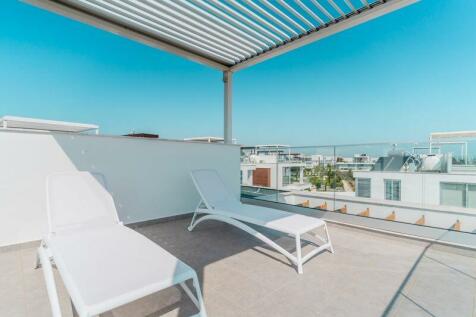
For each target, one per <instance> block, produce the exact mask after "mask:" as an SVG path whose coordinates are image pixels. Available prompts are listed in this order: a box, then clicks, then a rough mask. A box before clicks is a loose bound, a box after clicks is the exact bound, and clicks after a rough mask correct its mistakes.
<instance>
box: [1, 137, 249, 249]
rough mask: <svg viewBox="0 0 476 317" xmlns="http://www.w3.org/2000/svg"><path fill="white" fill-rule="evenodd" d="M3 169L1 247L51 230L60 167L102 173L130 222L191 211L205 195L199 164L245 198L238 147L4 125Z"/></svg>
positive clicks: (61, 168)
mask: <svg viewBox="0 0 476 317" xmlns="http://www.w3.org/2000/svg"><path fill="white" fill-rule="evenodd" d="M0 168H1V174H0V175H1V176H0V178H1V182H0V219H1V220H0V246H5V245H12V244H17V243H23V242H28V241H34V240H39V239H41V238H42V236H43V235H44V234H45V232H46V230H47V218H46V208H45V206H46V201H45V196H46V195H45V192H46V188H45V180H46V176H47V175H48V174H51V173H55V172H64V171H75V170H81V171H93V172H97V173H101V174H103V175H104V176H105V178H106V180H107V187H108V190H109V191H110V192H111V193H112V195H113V197H114V200H115V202H116V207H117V210H118V212H119V217H120V219H121V220H122V221H123V222H124V223H126V224H130V223H135V222H141V221H148V220H155V219H160V218H165V217H170V216H177V215H181V214H184V213H189V212H192V211H193V210H194V208H195V207H196V205H197V203H198V200H199V196H198V194H197V192H196V191H195V189H194V186H193V184H192V182H191V179H190V176H189V172H190V171H191V170H193V169H202V168H213V169H216V170H218V171H219V173H220V174H221V175H222V176H223V179H224V181H225V182H226V184H227V185H228V187H229V188H230V190H232V191H233V193H234V194H235V195H236V196H237V197H239V195H240V147H239V146H237V145H224V144H213V143H198V142H183V141H170V140H157V139H142V138H132V137H115V136H96V135H83V134H69V133H49V132H48V133H46V132H44V133H43V132H25V131H7V130H4V131H0Z"/></svg>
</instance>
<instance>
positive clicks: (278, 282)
mask: <svg viewBox="0 0 476 317" xmlns="http://www.w3.org/2000/svg"><path fill="white" fill-rule="evenodd" d="M189 221H190V219H180V220H174V221H168V222H163V223H158V224H151V225H145V226H141V227H137V228H135V229H136V230H137V231H139V232H140V233H142V234H144V235H146V236H147V237H148V238H150V239H151V240H153V241H155V242H156V243H158V244H160V245H161V246H162V247H163V248H165V249H167V250H168V251H169V252H171V253H173V254H174V255H176V256H177V257H178V258H180V259H181V260H183V261H184V262H186V263H188V264H189V265H191V266H192V267H193V268H194V269H195V270H196V271H197V273H198V275H199V279H200V282H201V285H202V290H203V293H204V298H205V303H206V307H207V310H208V315H209V316H211V317H214V316H218V317H226V316H241V317H242V316H288V317H289V316H299V317H306V316H366V317H369V316H476V252H473V251H468V250H463V249H458V248H452V247H446V246H442V245H437V244H430V243H427V242H422V241H416V240H411V239H406V238H401V237H395V236H391V235H387V234H383V233H374V232H370V231H365V230H360V229H353V228H349V227H346V226H340V225H334V224H329V230H330V234H331V237H332V240H333V244H334V248H335V250H336V252H335V254H330V253H328V252H324V253H322V254H319V255H318V256H316V257H314V258H313V259H311V260H310V261H309V262H308V263H306V264H305V265H304V274H303V275H298V274H297V273H296V271H295V269H294V267H293V266H291V264H290V263H289V261H288V260H287V259H286V258H285V257H284V256H282V255H281V254H279V253H277V252H275V251H273V250H270V249H269V248H268V247H267V246H266V245H263V244H262V243H261V242H260V241H258V240H255V239H254V238H252V237H251V236H250V235H249V234H247V233H245V232H242V231H240V230H239V229H236V228H234V227H231V226H229V225H226V224H223V223H218V222H208V223H203V224H201V225H199V226H198V227H197V228H196V229H195V231H194V232H188V231H187V229H186V227H187V225H188V223H189ZM271 234H272V236H273V237H274V240H276V241H277V242H278V243H280V244H281V245H283V246H285V248H286V249H288V250H293V247H294V240H293V239H291V238H288V237H285V236H280V235H276V234H273V233H271ZM35 252H36V244H35V243H30V244H28V245H23V246H22V247H18V246H16V247H6V248H2V249H0V271H1V272H2V274H0V285H1V287H0V316H9V317H24V316H28V317H32V316H35V317H36V316H38V317H40V316H45V317H46V316H51V312H50V308H49V302H48V297H47V293H46V287H45V283H44V280H43V275H42V272H41V270H34V269H33V266H34V263H35ZM98 270H101V266H100V265H98ZM124 274H127V272H124ZM56 277H57V283H58V289H59V292H60V299H61V302H62V310H63V316H72V312H71V306H70V303H69V299H68V296H67V294H66V292H65V289H64V287H63V286H62V285H61V281H60V278H59V275H56ZM118 278H120V276H119V277H118ZM194 313H196V310H195V307H194V306H193V304H192V303H191V302H190V300H189V299H188V297H187V296H186V295H185V294H183V293H182V292H181V290H180V289H178V288H170V289H167V290H164V291H162V292H159V293H157V294H154V295H151V296H149V297H147V298H144V299H142V300H139V301H137V302H134V303H131V304H128V305H126V306H123V307H120V308H118V309H116V310H114V311H112V312H110V313H107V314H104V315H102V316H108V317H111V316H114V317H119V316H120V317H135V316H137V317H138V316H141V317H142V316H144V317H145V316H147V317H152V316H190V315H192V314H194Z"/></svg>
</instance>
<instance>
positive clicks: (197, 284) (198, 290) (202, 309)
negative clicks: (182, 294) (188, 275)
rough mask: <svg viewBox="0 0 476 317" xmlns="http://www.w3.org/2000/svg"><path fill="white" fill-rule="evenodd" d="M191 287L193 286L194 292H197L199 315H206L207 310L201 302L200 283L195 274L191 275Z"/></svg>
mask: <svg viewBox="0 0 476 317" xmlns="http://www.w3.org/2000/svg"><path fill="white" fill-rule="evenodd" d="M193 287H195V292H196V293H197V299H198V305H199V308H198V309H200V316H201V317H207V312H206V310H205V304H204V303H203V297H202V290H201V289H200V283H198V278H197V275H196V274H195V276H194V277H193Z"/></svg>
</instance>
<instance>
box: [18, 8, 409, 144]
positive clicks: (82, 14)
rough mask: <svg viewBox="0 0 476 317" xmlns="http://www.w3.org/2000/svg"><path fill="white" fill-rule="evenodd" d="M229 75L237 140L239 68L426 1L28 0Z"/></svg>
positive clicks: (227, 102) (228, 107)
mask: <svg viewBox="0 0 476 317" xmlns="http://www.w3.org/2000/svg"><path fill="white" fill-rule="evenodd" d="M25 1H27V2H29V3H31V4H33V5H35V6H38V7H42V8H45V9H47V10H50V11H54V12H56V13H59V14H61V15H64V16H67V17H70V18H73V19H76V20H79V21H82V22H85V23H87V24H91V25H94V26H96V27H98V28H101V29H104V30H107V31H110V32H112V33H115V34H119V35H121V36H124V37H127V38H130V39H132V40H135V41H139V42H141V43H144V44H147V45H150V46H153V47H155V48H159V49H162V50H165V51H168V52H170V53H173V54H176V55H180V56H182V57H185V58H187V59H190V60H193V61H195V62H199V63H201V64H204V65H207V66H210V67H213V68H216V69H218V70H220V71H222V72H223V82H224V90H225V91H224V95H225V98H224V139H225V143H230V142H231V140H232V73H233V72H236V71H238V70H241V69H244V68H247V67H250V66H252V65H255V64H257V63H260V62H262V61H265V60H267V59H270V58H272V57H274V56H277V55H281V54H283V53H285V52H288V51H291V50H294V49H296V48H298V47H301V46H303V45H306V44H309V43H312V42H315V41H317V40H320V39H322V38H325V37H327V36H330V35H332V34H335V33H338V32H340V31H343V30H346V29H348V28H351V27H353V26H356V25H359V24H361V23H364V22H366V21H369V20H371V19H374V18H376V17H379V16H382V15H384V14H387V13H390V12H392V11H395V10H398V9H400V8H403V7H405V6H407V5H410V4H412V3H414V2H417V1H418V0H274V1H269V0H25Z"/></svg>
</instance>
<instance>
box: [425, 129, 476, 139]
mask: <svg viewBox="0 0 476 317" xmlns="http://www.w3.org/2000/svg"><path fill="white" fill-rule="evenodd" d="M474 137H476V131H452V132H433V133H431V134H430V139H432V140H433V139H453V138H474Z"/></svg>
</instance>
